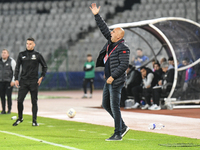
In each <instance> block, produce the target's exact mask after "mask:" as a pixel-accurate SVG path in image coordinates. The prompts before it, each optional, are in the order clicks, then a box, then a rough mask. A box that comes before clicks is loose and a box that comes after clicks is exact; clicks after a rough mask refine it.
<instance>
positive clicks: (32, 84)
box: [18, 79, 38, 122]
mask: <svg viewBox="0 0 200 150" xmlns="http://www.w3.org/2000/svg"><path fill="white" fill-rule="evenodd" d="M19 86H20V88H19V92H18V116H19V119H22V118H23V115H22V113H23V109H24V106H23V102H24V99H25V97H26V94H27V93H28V91H30V94H31V103H32V115H33V122H35V121H36V120H37V111H38V105H37V100H38V97H37V96H38V83H37V80H32V81H31V80H23V79H22V80H20V82H19Z"/></svg>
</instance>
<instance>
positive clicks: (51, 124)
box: [0, 113, 200, 150]
mask: <svg viewBox="0 0 200 150" xmlns="http://www.w3.org/2000/svg"><path fill="white" fill-rule="evenodd" d="M14 115H16V114H14V113H12V114H9V115H7V114H6V115H0V120H1V121H0V131H8V132H12V133H16V134H20V135H25V136H29V137H32V138H37V139H41V140H44V141H48V142H52V143H56V144H62V145H67V146H70V147H75V148H78V149H84V150H122V149H123V150H132V149H135V150H157V149H158V150H179V149H180V150H182V149H184V150H193V149H200V146H198V145H200V140H198V139H191V138H185V137H178V136H171V135H165V134H157V133H150V132H142V131H134V130H130V131H129V132H128V134H127V135H126V136H125V137H124V138H123V141H116V142H113V141H111V142H108V141H105V139H106V138H108V137H110V135H111V134H112V133H113V128H111V127H106V126H100V125H92V124H86V123H79V122H74V121H64V120H57V119H50V118H43V117H38V123H40V126H39V127H32V123H31V120H32V116H29V115H24V122H22V123H21V124H19V125H18V126H16V127H13V126H12V123H13V122H14V121H13V120H11V117H12V116H14ZM72 120H73V119H72ZM176 143H186V144H187V143H190V144H191V143H192V144H193V145H196V147H166V146H165V145H167V144H171V145H173V144H176ZM0 149H2V150H27V149H28V150H35V149H39V150H62V149H63V150H64V149H66V148H61V147H57V146H53V145H48V144H45V143H43V142H42V141H40V142H37V141H32V140H30V139H26V138H23V137H18V136H15V135H9V134H6V133H2V132H0Z"/></svg>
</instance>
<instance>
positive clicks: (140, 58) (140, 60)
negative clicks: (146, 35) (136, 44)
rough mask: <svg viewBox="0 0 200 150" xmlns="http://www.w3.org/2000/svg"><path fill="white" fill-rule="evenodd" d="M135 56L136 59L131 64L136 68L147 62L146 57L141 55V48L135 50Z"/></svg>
mask: <svg viewBox="0 0 200 150" xmlns="http://www.w3.org/2000/svg"><path fill="white" fill-rule="evenodd" d="M136 52H137V56H136V58H133V59H132V64H133V65H135V66H136V68H138V67H140V66H142V65H143V64H144V63H145V62H147V61H148V60H149V58H148V57H147V56H145V55H144V54H143V51H142V49H141V48H137V50H136Z"/></svg>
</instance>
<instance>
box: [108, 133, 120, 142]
mask: <svg viewBox="0 0 200 150" xmlns="http://www.w3.org/2000/svg"><path fill="white" fill-rule="evenodd" d="M106 141H122V137H121V136H120V135H116V134H113V136H111V137H110V138H109V139H106Z"/></svg>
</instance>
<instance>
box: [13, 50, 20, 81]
mask: <svg viewBox="0 0 200 150" xmlns="http://www.w3.org/2000/svg"><path fill="white" fill-rule="evenodd" d="M20 55H21V53H19V55H18V57H17V62H16V66H15V74H14V76H15V80H18V78H19V71H20V65H21V57H20Z"/></svg>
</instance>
